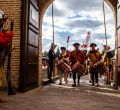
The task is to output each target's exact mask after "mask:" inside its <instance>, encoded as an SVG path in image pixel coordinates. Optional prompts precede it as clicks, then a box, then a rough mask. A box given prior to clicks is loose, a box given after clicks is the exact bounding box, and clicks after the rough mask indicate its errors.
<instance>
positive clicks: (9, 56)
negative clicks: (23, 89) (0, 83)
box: [7, 20, 16, 95]
mask: <svg viewBox="0 0 120 110" xmlns="http://www.w3.org/2000/svg"><path fill="white" fill-rule="evenodd" d="M13 26H14V21H13V20H11V26H10V31H13ZM11 50H12V42H11V44H10V47H9V51H8V65H7V82H8V95H15V94H16V93H15V91H14V90H13V87H12V84H11V67H10V63H11Z"/></svg>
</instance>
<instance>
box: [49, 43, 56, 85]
mask: <svg viewBox="0 0 120 110" xmlns="http://www.w3.org/2000/svg"><path fill="white" fill-rule="evenodd" d="M56 46H57V45H55V44H54V43H52V44H51V48H50V50H49V52H48V57H49V72H48V79H49V82H50V83H52V82H53V81H52V72H53V70H54V63H55V61H54V60H55V52H54V49H55V48H56Z"/></svg>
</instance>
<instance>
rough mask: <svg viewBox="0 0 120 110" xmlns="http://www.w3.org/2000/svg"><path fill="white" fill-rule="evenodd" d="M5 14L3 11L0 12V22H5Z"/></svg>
mask: <svg viewBox="0 0 120 110" xmlns="http://www.w3.org/2000/svg"><path fill="white" fill-rule="evenodd" d="M6 19H7V18H6V17H5V14H4V12H3V11H1V10H0V20H6Z"/></svg>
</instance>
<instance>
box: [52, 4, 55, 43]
mask: <svg viewBox="0 0 120 110" xmlns="http://www.w3.org/2000/svg"><path fill="white" fill-rule="evenodd" d="M52 32H53V43H54V42H55V38H54V10H53V3H52Z"/></svg>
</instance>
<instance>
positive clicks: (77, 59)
mask: <svg viewBox="0 0 120 110" xmlns="http://www.w3.org/2000/svg"><path fill="white" fill-rule="evenodd" d="M56 46H57V45H55V44H54V43H52V44H51V48H50V50H49V53H48V55H49V72H48V79H49V82H50V83H52V82H53V81H52V72H53V69H54V66H55V65H54V63H55V61H57V68H58V70H59V76H60V77H59V80H60V82H59V85H62V79H63V78H64V81H65V83H66V84H67V83H68V80H67V79H68V77H69V76H72V77H73V84H72V86H73V87H76V86H77V85H80V77H81V76H84V75H87V74H88V73H89V76H90V77H89V82H90V83H91V85H92V86H96V87H98V86H99V81H98V77H99V76H102V75H104V76H105V83H106V84H110V74H111V71H112V68H113V67H112V66H113V65H112V60H111V58H110V57H109V55H108V54H107V53H108V51H109V50H110V46H108V45H104V46H103V51H102V52H101V53H100V51H99V50H98V49H96V47H97V45H96V44H95V43H91V44H90V50H89V51H83V50H80V48H79V47H80V44H79V43H74V44H73V47H74V50H72V51H68V50H67V49H66V47H61V48H60V50H61V53H60V54H59V55H58V56H57V57H56V55H55V52H54V49H55V48H56Z"/></svg>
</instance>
